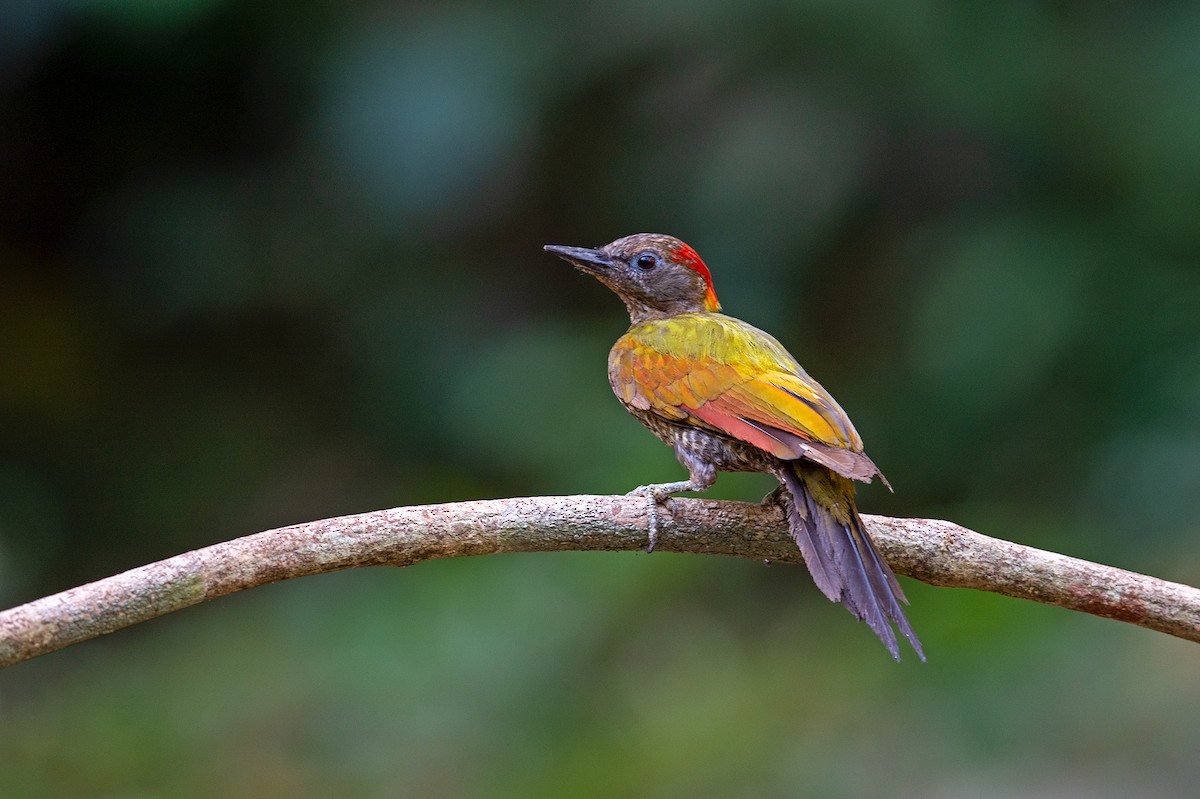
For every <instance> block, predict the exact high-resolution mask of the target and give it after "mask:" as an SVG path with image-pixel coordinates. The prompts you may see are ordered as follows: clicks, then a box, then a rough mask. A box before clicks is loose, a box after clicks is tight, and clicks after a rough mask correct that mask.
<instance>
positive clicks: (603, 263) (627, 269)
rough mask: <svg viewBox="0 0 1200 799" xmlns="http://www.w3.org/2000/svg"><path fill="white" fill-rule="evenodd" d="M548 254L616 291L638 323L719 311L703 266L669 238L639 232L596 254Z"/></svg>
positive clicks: (564, 250)
mask: <svg viewBox="0 0 1200 799" xmlns="http://www.w3.org/2000/svg"><path fill="white" fill-rule="evenodd" d="M546 251H547V252H552V253H554V254H555V255H557V256H558V257H559V258H562V259H563V260H565V261H567V262H568V263H570V264H572V265H574V266H575V267H576V268H578V269H580V270H581V271H584V272H587V273H588V274H590V275H593V276H594V277H596V279H598V280H599V281H600V282H601V283H603V284H604V285H606V286H608V287H609V288H610V289H612V290H613V291H615V292H616V293H617V295H618V296H620V298H621V299H622V300H624V301H625V305H627V306H628V307H629V316H630V318H631V319H632V320H633V321H634V322H640V321H643V320H645V319H655V318H662V317H666V316H674V315H675V314H679V313H688V312H690V311H714V312H715V311H719V310H721V304H720V303H719V302H717V294H716V292H714V291H713V285H712V275H710V274H709V272H708V267H707V266H705V265H704V261H701V260H700V256H699V255H697V254H696V251H695V250H693V249H692V248H691V247H689V246H688V245H686V244H684V243H683V242H682V241H680V240H679V239H676V238H672V237H671V236H664V235H662V234H660V233H635V234H633V235H632V236H626V237H625V238H622V239H617V240H616V241H614V242H612V243H611V244H606V245H605V246H603V247H600V248H598V249H591V248H588V247H563V246H561V245H558V244H547V245H546Z"/></svg>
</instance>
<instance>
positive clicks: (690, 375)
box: [609, 314, 878, 480]
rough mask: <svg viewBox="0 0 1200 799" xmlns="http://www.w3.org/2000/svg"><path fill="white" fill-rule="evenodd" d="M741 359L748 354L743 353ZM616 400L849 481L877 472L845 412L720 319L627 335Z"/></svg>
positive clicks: (615, 370)
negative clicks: (815, 464) (809, 463)
mask: <svg viewBox="0 0 1200 799" xmlns="http://www.w3.org/2000/svg"><path fill="white" fill-rule="evenodd" d="M747 353H749V355H747ZM609 379H610V381H611V382H612V386H613V390H614V391H615V392H616V394H617V396H618V397H620V398H621V399H622V400H623V401H624V402H626V403H627V404H629V405H631V406H633V407H634V408H638V409H641V410H644V411H650V412H652V413H655V414H658V415H660V416H662V417H663V418H665V419H669V420H671V421H686V422H687V423H690V424H693V425H695V426H697V427H702V428H708V429H711V430H714V431H718V432H720V433H723V434H725V435H728V436H731V437H733V438H736V439H739V440H741V441H745V442H747V443H749V444H753V445H754V446H756V447H759V448H760V449H763V450H765V451H767V452H770V453H771V454H772V455H775V456H776V457H778V458H781V459H783V460H796V459H798V458H808V459H810V460H814V461H817V462H818V463H822V464H823V465H826V466H828V467H829V468H831V469H834V470H835V471H838V472H840V473H842V474H844V475H846V476H847V477H854V478H856V479H860V480H869V479H871V477H872V476H873V475H874V474H876V473H878V470H877V469H876V468H875V464H874V463H872V462H871V461H870V459H869V458H867V457H866V456H865V455H863V454H862V450H863V446H862V439H860V438H859V436H858V433H857V432H856V431H855V429H854V425H853V424H852V423H851V422H850V419H849V417H847V416H846V413H845V411H843V410H842V408H841V407H840V406H839V405H838V404H837V402H836V401H835V400H834V399H833V397H831V396H830V395H829V393H828V392H827V391H825V389H824V388H822V387H821V386H820V384H819V383H817V382H816V381H815V380H813V379H812V378H811V377H809V376H808V375H807V374H806V373H805V372H804V370H803V369H802V368H800V365H799V364H798V363H796V361H795V359H794V358H792V356H791V355H789V354H788V353H787V351H786V350H784V349H783V347H782V346H781V345H780V344H779V342H777V341H776V340H775V339H774V338H772V337H771V336H769V335H768V334H766V333H764V332H762V331H761V330H758V329H757V328H754V327H752V326H750V325H748V324H746V323H744V322H741V321H740V320H737V319H733V318H731V317H727V316H723V315H721V314H681V315H679V316H675V317H672V318H670V319H664V320H656V321H651V322H646V323H643V324H641V325H638V326H635V327H634V328H631V329H630V331H629V332H628V333H627V334H626V335H625V336H623V337H622V338H621V339H620V340H618V341H617V343H616V345H615V346H614V347H613V350H612V353H611V354H610V356H609Z"/></svg>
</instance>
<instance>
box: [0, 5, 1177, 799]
mask: <svg viewBox="0 0 1200 799" xmlns="http://www.w3.org/2000/svg"><path fill="white" fill-rule="evenodd" d="M1198 34H1200V5H1197V4H1196V3H1185V2H1165V3H1156V4H1142V5H1130V4H1122V3H1035V2H1029V1H1028V0H1014V1H1013V2H1006V3H997V4H992V5H988V4H983V3H902V2H885V1H884V0H854V1H853V2H840V3H833V2H820V1H819V0H818V1H813V2H800V1H796V2H783V3H774V2H749V3H741V4H734V3H716V2H699V3H692V2H683V1H682V0H659V2H650V3H646V2H629V1H628V0H622V1H621V2H616V3H609V4H602V3H574V4H572V3H568V4H560V3H552V2H533V1H532V0H531V1H530V2H522V3H494V2H482V0H477V1H476V2H454V3H449V4H434V3H408V4H405V3H363V2H344V3H280V2H262V3H248V2H242V3H235V2H232V0H230V1H228V2H222V1H221V0H188V1H186V2H175V3H156V2H147V1H145V0H139V1H137V2H130V1H128V0H87V1H86V2H84V1H82V0H47V1H46V2H41V3H4V4H0V603H2V604H3V605H5V606H7V605H13V604H17V603H20V602H24V601H27V600H29V599H32V598H35V597H37V596H40V595H43V594H46V593H49V592H53V591H57V590H61V589H63V588H66V587H69V586H71V585H74V584H77V583H79V582H83V581H88V580H92V579H96V578H99V577H102V576H105V575H107V574H110V573H113V572H116V571H120V570H123V569H125V568H129V567H132V566H135V565H139V564H142V563H145V562H148V561H151V560H155V559H158V558H162V557H166V556H169V555H172V554H175V553H178V552H180V551H184V550H188V549H192V548H196V547H201V546H204V545H207V544H210V543H213V542H216V541H220V540H224V539H228V538H232V537H235V536H238V535H243V534H246V533H250V532H254V531H257V530H260V529H266V528H270V527H275V526H279V525H284V524H288V523H292V522H297V521H303V520H308V519H314V518H320V517H326V516H333V515H338V514H343V513H349V512H356V511H364V510H370V509H375V508H380V507H389V506H393V505H403V504H414V503H425V502H441V501H449V500H460V499H472V498H483V497H497V496H510V495H530V494H552V493H616V492H623V491H626V490H628V489H629V488H632V487H633V486H635V485H638V484H639V483H644V482H647V481H652V480H671V479H678V478H679V477H681V476H682V471H681V469H680V468H679V467H678V466H677V465H676V464H675V462H674V459H673V457H672V455H671V453H670V451H669V450H668V449H667V448H666V447H664V446H662V445H661V444H660V443H659V442H658V441H657V440H656V439H654V438H653V437H652V436H651V435H650V434H649V433H647V432H646V431H645V430H643V429H642V428H641V426H640V425H638V424H637V423H636V422H635V421H633V420H632V419H630V418H629V417H627V416H626V415H625V413H624V411H622V410H621V408H620V407H619V405H618V404H617V402H616V400H615V399H614V398H613V397H612V396H611V394H610V391H609V388H608V386H607V384H606V378H605V356H606V353H607V349H608V347H609V345H610V344H611V342H612V341H613V340H615V339H616V337H617V336H618V335H619V334H620V333H621V332H622V331H623V330H624V326H625V322H626V318H625V316H624V310H623V308H622V307H621V306H620V304H619V303H618V302H617V300H616V299H615V298H614V297H613V296H611V294H609V292H608V291H607V290H605V289H604V288H603V287H601V286H599V285H598V284H596V283H595V282H594V281H592V280H589V279H587V278H585V277H583V276H581V275H579V274H577V273H575V272H574V271H572V270H571V269H570V268H568V267H567V266H566V265H564V264H563V263H561V262H560V261H558V260H556V259H554V258H552V257H550V256H549V255H547V254H545V253H543V252H542V251H541V249H540V248H541V245H542V244H544V243H548V242H549V243H563V244H578V245H599V244H603V243H605V242H607V241H609V240H611V239H613V238H616V237H618V236H620V235H624V234H627V233H632V232H636V231H658V232H665V233H672V234H675V235H678V236H680V237H681V238H683V239H685V240H686V241H689V242H690V243H691V244H693V245H694V246H695V247H696V248H697V249H698V250H699V251H700V253H701V254H702V255H703V256H704V257H705V259H706V260H707V261H708V263H709V265H710V266H711V267H712V269H713V271H714V273H715V277H716V285H717V291H718V293H719V295H720V297H721V299H722V301H723V303H724V305H725V308H726V310H727V311H729V312H730V313H732V314H734V315H737V316H740V317H743V318H745V319H747V320H750V321H751V322H753V323H755V324H757V325H759V326H761V327H764V328H766V329H768V330H770V331H771V332H773V333H774V334H775V335H776V336H777V337H778V338H780V339H781V340H782V341H783V342H784V343H785V344H786V345H787V346H788V347H789V348H790V349H791V350H792V351H793V352H794V353H795V354H796V355H797V357H798V358H799V359H800V360H801V362H802V363H804V364H805V366H806V367H807V368H808V369H809V371H810V372H811V373H812V374H814V375H815V376H816V377H817V378H818V379H819V380H821V382H822V383H823V384H824V385H825V386H826V387H827V388H829V389H830V390H831V391H832V392H833V393H834V394H835V395H836V396H837V397H838V399H839V400H840V401H841V403H842V404H843V405H844V406H845V408H846V409H847V410H848V411H849V413H850V414H851V415H852V417H853V418H854V419H855V422H856V424H857V426H858V428H859V430H860V432H862V434H863V436H864V438H865V439H866V441H867V444H868V449H869V452H870V453H871V454H872V456H873V457H874V459H875V460H876V461H877V462H878V463H879V464H880V465H881V466H882V468H883V469H884V470H885V471H886V472H887V474H888V476H889V477H890V478H891V481H892V483H893V484H894V485H895V486H896V493H895V495H891V494H888V493H887V492H886V491H885V490H881V489H880V488H878V487H877V486H876V487H870V488H867V489H864V490H863V491H862V492H861V494H860V497H861V503H860V504H861V505H862V507H863V508H864V509H865V510H867V511H869V512H877V513H886V514H892V515H912V516H933V517H942V518H948V519H952V520H955V521H957V522H960V523H962V524H965V525H968V526H970V527H973V528H975V529H978V530H981V531H983V532H987V533H990V534H994V535H998V536H1001V537H1005V538H1010V539H1013V540H1016V541H1020V542H1022V543H1026V544H1031V545H1034V546H1039V547H1045V548H1050V549H1055V550H1058V551H1064V552H1067V553H1070V554H1074V555H1078V556H1081V557H1085V558H1089V559H1095V560H1100V561H1103V562H1107V563H1112V564H1115V565H1120V566H1124V567H1126V568H1130V569H1134V570H1138V571H1144V572H1148V573H1152V574H1155V575H1158V576H1162V577H1166V578H1168V579H1173V580H1177V581H1180V582H1187V583H1191V584H1197V583H1200V543H1198V541H1197V533H1198V532H1200V522H1197V520H1196V519H1197V516H1196V513H1195V508H1194V505H1195V502H1196V499H1197V497H1198V496H1200V459H1198V457H1197V453H1198V452H1200V273H1198V271H1197V260H1198V259H1197V253H1198V252H1200V216H1198V211H1200V102H1197V98H1198V97H1200V47H1197V45H1196V42H1197V35H1198ZM770 487H771V480H770V479H769V478H764V477H762V476H737V475H734V476H724V477H722V478H721V479H720V480H719V481H718V483H717V487H716V488H715V489H714V490H713V491H712V492H711V493H712V495H713V496H718V497H734V498H742V499H757V498H758V497H760V496H762V494H764V493H766V491H767V490H768V489H769V488H770ZM905 586H906V590H907V591H908V592H909V596H910V598H911V599H912V609H911V613H910V617H911V619H912V621H913V624H914V626H915V627H916V629H917V630H918V632H919V633H920V634H921V636H922V638H923V640H924V643H925V647H926V650H927V652H928V653H929V663H928V664H926V665H921V664H919V663H917V662H915V661H914V659H912V658H909V659H908V660H906V661H905V662H904V663H902V664H900V665H896V664H895V663H893V662H891V660H890V659H889V658H888V657H887V655H886V653H885V651H884V650H883V648H882V647H881V646H880V645H879V642H878V641H876V640H875V639H874V637H873V636H872V635H871V634H870V633H869V631H868V630H867V629H866V628H865V627H864V626H863V625H860V624H856V623H854V621H853V619H852V618H851V617H850V616H849V615H848V614H846V613H845V612H844V611H843V610H841V609H840V608H836V607H834V606H832V605H831V604H829V603H828V602H826V601H825V600H824V599H823V598H822V597H821V596H820V595H819V593H818V592H817V591H816V590H815V589H814V587H813V586H812V583H811V581H810V579H809V578H808V576H807V575H806V574H805V573H804V572H803V571H802V570H800V569H798V568H794V567H788V566H779V567H775V568H769V569H768V568H763V567H762V566H761V565H759V564H756V563H750V562H742V561H737V560H719V559H706V558H701V557H695V556H692V557H686V556H674V555H670V554H656V555H653V556H645V555H642V554H628V555H614V554H572V553H564V554H554V555H529V556H515V555H508V556H496V557H489V558H481V559H474V560H460V561H447V562H433V563H427V564H423V565H420V566H417V567H413V568H411V569H406V570H401V571H396V570H387V569H375V570H359V571H356V572H349V573H342V574H336V575H326V576H321V577H314V578H308V579H304V580H299V581H294V582H291V583H287V584H283V585H277V586H271V587H267V588H264V589H259V590H255V591H252V592H248V593H246V594H243V595H237V596H233V597H229V598H227V599H224V600H220V601H218V602H214V603H210V604H208V605H205V606H202V607H198V608H194V609H191V610H188V611H185V612H182V613H178V614H174V615H172V616H170V617H167V618H164V619H160V620H157V621H154V622H151V623H148V624H144V625H141V626H139V627H136V628H133V629H130V630H127V631H123V632H121V633H119V634H117V635H113V636H111V637H108V638H106V639H103V640H99V641H92V642H88V643H85V644H82V645H80V646H76V647H73V648H70V649H68V650H64V651H62V652H59V653H56V654H53V655H49V656H47V657H43V658H39V659H37V660H34V661H31V662H29V663H26V664H23V665H20V666H17V667H14V668H12V669H9V670H6V671H4V672H3V673H0V719H2V720H3V723H2V724H0V786H3V787H2V789H0V793H2V794H3V795H4V796H5V797H18V798H19V797H59V796H61V797H168V796H169V797H235V798H236V797H276V796H278V797H327V796H346V797H382V796H472V797H474V796H479V797H561V796H580V797H593V796H594V797H608V796H647V797H685V796H686V797H730V796H760V797H796V796H814V797H857V796H864V795H884V794H886V795H891V796H914V797H915V796H921V797H985V798H986V797H1080V796H1088V797H1124V796H1129V795H1137V796H1145V797H1175V796H1182V795H1191V794H1193V793H1194V791H1195V785H1196V784H1197V779H1198V777H1200V762H1198V761H1197V754H1198V749H1200V744H1198V741H1200V657H1198V655H1200V651H1198V650H1197V649H1196V647H1195V645H1194V644H1190V643H1185V642H1182V641H1178V640H1175V639H1171V638H1167V637H1166V636H1162V635H1159V634H1155V633H1150V632H1147V631H1144V630H1139V629H1136V628H1133V627H1129V626H1127V625H1122V624H1119V623H1116V622H1112V621H1105V620H1099V619H1095V618H1092V617H1088V616H1084V615H1081V614H1076V613H1069V612H1066V611H1063V610H1060V609H1057V608H1048V607H1042V606H1036V605H1033V604H1030V603H1025V602H1019V601H1016V600H1009V599H1005V598H1000V597H996V596H991V595H984V594H981V593H975V592H967V591H958V590H948V589H933V588H929V587H927V586H923V585H920V584H917V583H914V582H912V581H906V582H905Z"/></svg>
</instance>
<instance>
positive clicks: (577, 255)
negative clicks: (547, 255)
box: [543, 244, 612, 272]
mask: <svg viewBox="0 0 1200 799" xmlns="http://www.w3.org/2000/svg"><path fill="white" fill-rule="evenodd" d="M543 249H545V250H546V252H552V253H554V254H555V255H557V256H558V257H559V258H562V259H563V260H564V261H566V262H567V263H570V264H573V265H575V266H577V267H579V268H580V269H584V270H586V271H588V272H598V271H600V270H602V269H607V268H608V267H609V266H611V265H612V259H611V258H609V257H608V256H607V255H605V254H604V251H603V250H592V249H588V248H587V247H564V246H562V245H561V244H547V245H546V246H545V247H544V248H543Z"/></svg>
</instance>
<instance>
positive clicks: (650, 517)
mask: <svg viewBox="0 0 1200 799" xmlns="http://www.w3.org/2000/svg"><path fill="white" fill-rule="evenodd" d="M705 488H707V486H702V485H698V484H697V483H694V482H692V481H691V480H680V481H679V482H678V483H651V484H650V485H644V486H638V487H637V488H635V489H633V490H632V491H630V492H629V493H628V494H626V495H625V496H627V497H634V496H644V497H645V498H646V519H647V522H648V525H649V527H650V531H649V535H650V545H649V546H647V547H646V551H647V552H653V551H654V548H655V547H656V546H658V505H659V503H660V502H664V501H665V500H667V499H669V498H670V496H671V494H677V493H679V492H680V491H703V490H704V489H705Z"/></svg>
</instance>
